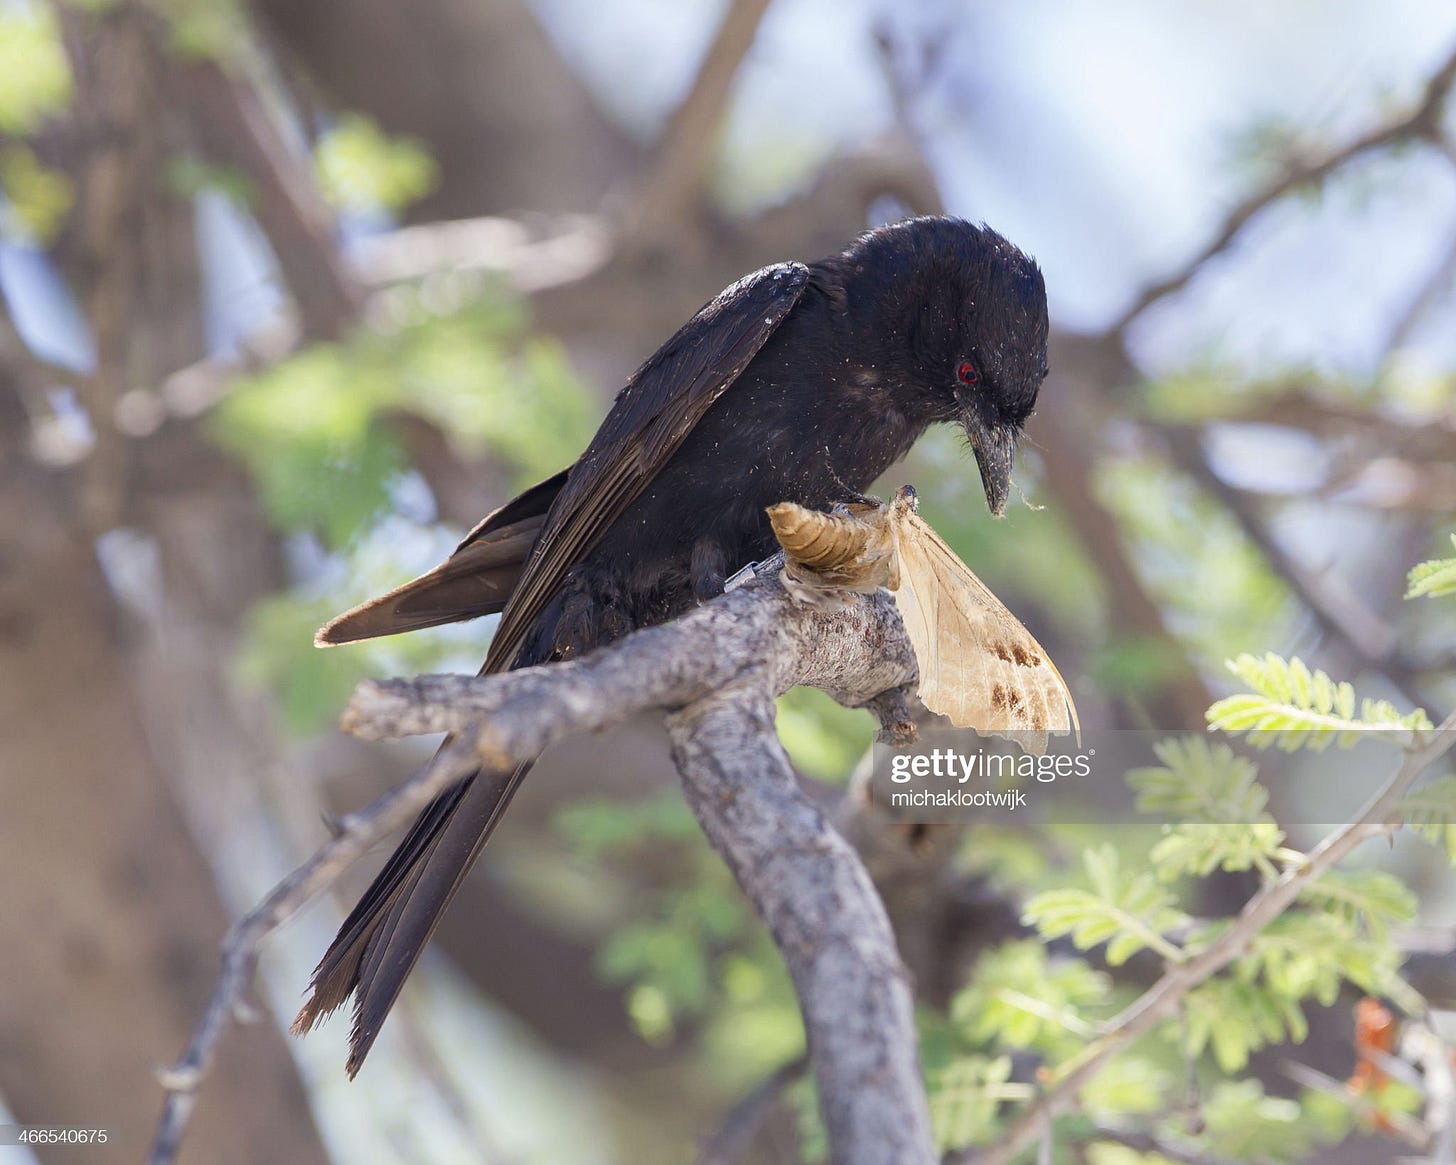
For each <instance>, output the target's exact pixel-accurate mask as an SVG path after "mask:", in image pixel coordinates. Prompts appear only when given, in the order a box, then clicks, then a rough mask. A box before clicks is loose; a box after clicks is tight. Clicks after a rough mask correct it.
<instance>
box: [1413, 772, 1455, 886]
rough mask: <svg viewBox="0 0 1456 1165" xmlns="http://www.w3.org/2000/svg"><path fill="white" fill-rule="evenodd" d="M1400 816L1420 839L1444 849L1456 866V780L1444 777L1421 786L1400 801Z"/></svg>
mask: <svg viewBox="0 0 1456 1165" xmlns="http://www.w3.org/2000/svg"><path fill="white" fill-rule="evenodd" d="M1399 812H1400V813H1401V814H1402V815H1403V816H1404V817H1405V819H1406V821H1407V822H1409V823H1410V826H1411V828H1412V829H1414V830H1415V831H1416V833H1417V834H1418V835H1419V836H1421V837H1423V838H1425V839H1426V840H1427V841H1428V842H1430V843H1431V844H1432V845H1439V846H1444V847H1445V850H1446V856H1447V857H1448V858H1449V859H1450V860H1451V862H1452V864H1456V777H1451V776H1448V777H1441V778H1440V779H1439V780H1435V781H1431V782H1429V783H1428V784H1425V785H1423V786H1421V787H1420V788H1419V789H1417V790H1416V791H1415V792H1413V793H1411V794H1409V795H1408V796H1407V797H1406V798H1405V799H1404V800H1402V801H1401V803H1400V809H1399Z"/></svg>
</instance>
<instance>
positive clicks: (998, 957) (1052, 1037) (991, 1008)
mask: <svg viewBox="0 0 1456 1165" xmlns="http://www.w3.org/2000/svg"><path fill="white" fill-rule="evenodd" d="M1110 988H1111V983H1110V980H1109V979H1108V978H1107V976H1106V975H1104V974H1102V973H1101V972H1100V971H1097V970H1095V969H1093V968H1092V967H1091V966H1089V965H1088V964H1087V963H1086V962H1084V961H1083V960H1081V959H1058V960H1056V961H1055V962H1053V961H1051V960H1050V958H1049V957H1048V955H1047V950H1046V948H1045V947H1044V946H1043V945H1042V944H1041V943H1039V942H1036V941H1034V940H1031V939H1027V940H1025V941H1022V942H1013V943H1006V944H1004V945H1003V946H1000V947H998V948H997V949H995V950H993V951H991V952H989V953H988V954H986V955H983V956H982V958H981V960H980V962H978V963H977V964H976V969H975V973H974V975H973V976H972V978H971V982H970V984H969V985H968V986H967V987H965V988H964V989H963V990H961V991H960V992H959V993H957V995H956V996H955V997H954V999H952V1000H951V1008H950V1014H951V1019H952V1021H953V1022H954V1023H955V1024H956V1025H957V1026H958V1027H959V1028H960V1029H961V1030H962V1032H963V1033H964V1035H965V1036H966V1037H967V1038H968V1039H970V1040H971V1041H972V1042H975V1043H984V1042H986V1041H989V1040H999V1041H1000V1042H1001V1043H1002V1044H1003V1045H1005V1046H1006V1047H1009V1048H1018V1049H1019V1048H1029V1049H1034V1050H1036V1051H1040V1052H1042V1053H1043V1054H1044V1055H1046V1056H1047V1058H1048V1059H1053V1060H1056V1059H1062V1058H1064V1057H1065V1056H1068V1055H1070V1054H1072V1053H1073V1052H1075V1051H1076V1050H1078V1049H1079V1048H1081V1047H1082V1046H1083V1045H1084V1044H1085V1043H1086V1042H1087V1040H1088V1039H1089V1038H1091V1036H1092V1035H1093V1034H1095V1033H1094V1028H1093V1024H1092V1021H1091V1018H1090V1016H1089V1015H1088V1014H1087V1012H1088V1010H1089V1009H1093V1008H1096V1007H1097V1006H1098V1005H1100V1004H1103V1003H1105V1002H1106V1000H1107V997H1108V993H1109V991H1110Z"/></svg>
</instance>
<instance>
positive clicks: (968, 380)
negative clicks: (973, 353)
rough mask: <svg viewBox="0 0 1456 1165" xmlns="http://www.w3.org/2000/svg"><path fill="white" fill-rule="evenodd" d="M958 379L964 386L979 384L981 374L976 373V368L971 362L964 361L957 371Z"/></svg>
mask: <svg viewBox="0 0 1456 1165" xmlns="http://www.w3.org/2000/svg"><path fill="white" fill-rule="evenodd" d="M956 378H957V379H958V380H959V381H960V382H961V383H962V384H978V383H979V382H980V379H981V374H980V373H979V372H977V371H976V366H975V365H974V364H972V363H971V362H970V361H969V360H962V361H961V366H960V367H959V368H957V369H956Z"/></svg>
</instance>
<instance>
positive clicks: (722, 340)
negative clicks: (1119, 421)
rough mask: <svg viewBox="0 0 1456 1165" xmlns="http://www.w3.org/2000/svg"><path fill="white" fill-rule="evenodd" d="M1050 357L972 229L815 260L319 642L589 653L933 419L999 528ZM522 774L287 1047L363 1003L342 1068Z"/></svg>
mask: <svg viewBox="0 0 1456 1165" xmlns="http://www.w3.org/2000/svg"><path fill="white" fill-rule="evenodd" d="M1046 343H1047V310H1046V291H1045V287H1044V285H1043V281H1042V277H1041V273H1040V272H1039V271H1038V270H1037V267H1036V265H1035V263H1033V262H1032V261H1031V259H1029V258H1028V257H1027V256H1026V255H1025V254H1023V253H1022V252H1021V251H1019V250H1018V249H1017V248H1016V247H1014V246H1012V245H1011V244H1010V243H1009V242H1007V241H1006V240H1005V239H1004V238H1002V237H1001V236H1000V235H998V234H996V233H995V232H994V231H992V230H990V229H988V228H986V227H977V226H974V225H972V224H970V223H967V222H963V221H961V220H958V219H952V218H922V219H912V220H910V221H908V222H904V223H899V224H896V225H894V226H889V227H883V228H880V229H878V230H873V231H870V232H868V233H866V234H865V235H862V236H861V237H860V238H859V239H858V240H857V241H856V242H855V243H854V244H853V245H852V246H851V247H849V249H848V250H846V251H844V252H843V253H842V254H840V255H837V256H834V257H832V258H829V259H825V260H822V261H820V262H817V263H810V264H807V265H806V264H801V263H783V264H779V265H777V266H773V267H766V268H764V269H763V270H761V271H758V272H755V273H754V274H752V275H749V276H746V277H745V278H743V279H741V280H739V281H738V282H737V283H735V284H734V285H733V286H732V287H729V288H728V289H727V290H725V291H724V292H723V293H722V294H721V295H719V296H718V297H717V298H716V299H714V300H713V301H712V302H711V303H709V304H708V305H707V306H705V307H704V308H703V309H702V310H701V311H699V312H698V313H697V314H696V315H695V316H693V318H692V319H691V320H689V321H688V323H687V324H685V325H684V326H683V328H682V329H681V330H680V331H679V332H678V333H677V334H676V335H675V336H673V337H672V338H671V339H670V340H668V341H667V343H665V344H664V345H663V346H662V347H661V348H660V349H658V351H657V352H656V353H654V354H653V355H652V356H651V357H650V358H649V359H648V360H647V362H646V363H645V364H643V365H642V367H641V368H639V369H638V370H637V372H636V373H634V374H633V376H632V378H631V380H629V381H628V383H627V386H626V387H625V388H624V389H623V390H622V392H621V393H620V394H619V395H618V396H617V399H616V402H615V403H614V405H613V407H612V410H611V412H610V413H609V414H608V416H607V418H606V420H605V421H603V422H602V426H601V428H600V429H599V430H598V431H597V434H596V436H595V437H594V438H593V439H592V442H591V444H590V445H589V446H588V447H587V450H586V452H585V453H583V454H582V456H581V457H580V458H579V459H578V460H577V461H576V463H575V464H574V465H572V466H571V467H570V468H569V469H568V470H565V471H563V472H562V473H560V474H557V475H556V476H555V477H553V478H550V479H548V480H547V481H545V482H542V483H541V484H540V485H538V486H535V487H534V488H532V489H531V490H528V491H527V492H526V493H524V494H522V495H521V496H520V497H519V498H517V499H515V500H514V501H512V502H510V503H508V504H507V505H505V506H503V507H502V508H501V509H500V510H497V511H496V512H495V513H494V514H492V515H490V516H489V517H488V518H486V519H485V520H484V521H483V522H481V524H480V525H479V526H477V527H476V528H475V529H474V530H473V531H471V533H470V535H469V536H468V537H467V538H466V539H465V540H464V541H463V542H462V543H461V544H460V546H459V547H458V548H457V549H456V551H455V553H454V554H453V555H452V556H451V557H450V559H449V560H447V561H446V562H445V563H442V564H441V565H440V566H439V567H437V568H436V569H435V570H433V571H431V572H430V573H429V574H426V575H424V576H422V577H421V578H419V579H416V580H415V581H414V582H412V583H408V584H406V585H405V586H403V587H401V588H399V589H398V590H396V591H393V592H391V593H390V594H388V595H385V596H383V597H382V598H380V599H376V600H374V601H373V602H370V603H366V604H364V605H363V606H362V607H359V608H356V609H355V610H353V611H350V612H348V613H346V614H344V615H341V616H340V617H339V618H338V619H336V620H334V621H333V622H332V623H330V624H329V625H328V626H326V627H325V628H324V629H323V630H322V631H320V633H319V642H320V643H321V644H335V643H345V642H350V641H352V640H356V639H367V638H370V637H372V636H375V635H387V634H393V633H394V632H397V631H406V630H413V629H415V628H417V627H426V626H433V625H436V624H439V623H446V622H452V621H456V620H460V619H470V618H475V617H477V616H479V615H485V614H490V613H493V612H497V611H499V612H501V621H500V624H499V626H498V628H497V630H496V633H495V636H494V638H493V639H492V641H491V645H490V649H489V653H488V655H487V657H486V661H485V665H484V667H483V668H482V671H483V672H492V671H503V670H507V669H510V668H515V667H525V666H529V665H532V664H538V663H545V662H549V661H552V660H556V659H561V658H563V657H566V656H570V655H575V654H579V653H581V652H584V651H588V650H590V649H591V648H593V647H596V646H599V645H601V644H604V643H608V642H610V641H612V640H614V639H617V638H619V637H620V636H622V635H624V634H626V633H627V632H629V631H631V630H633V629H634V628H637V627H643V626H648V625H651V624H655V623H660V622H663V621H664V620H667V619H671V618H672V617H674V616H675V615H678V614H680V613H681V612H682V611H684V610H686V609H687V608H688V607H690V606H691V605H692V604H693V603H694V602H700V601H703V600H706V599H708V598H711V597H712V596H713V595H716V594H718V593H719V592H720V591H721V590H722V586H723V580H724V578H725V576H726V575H727V574H729V573H731V572H732V571H733V570H735V569H736V568H737V567H739V566H741V565H743V564H744V563H745V562H748V561H751V560H754V559H758V558H763V557H765V556H767V555H768V554H769V553H770V552H771V551H772V549H773V547H774V542H773V535H772V532H771V530H770V527H769V523H768V519H767V517H766V515H765V512H764V511H765V509H766V507H768V506H770V505H773V504H774V503H776V502H781V501H794V502H798V503H800V504H801V505H805V506H810V507H816V508H828V507H830V506H831V505H832V504H833V503H835V502H837V501H841V500H845V499H846V498H847V497H849V496H852V495H854V494H857V493H859V492H860V491H863V490H864V489H867V488H868V487H869V485H870V484H871V483H872V482H873V481H874V480H875V479H876V478H877V477H879V476H880V475H881V474H882V473H884V472H885V471H886V470H887V469H888V468H889V467H890V466H891V465H892V464H894V463H895V462H896V461H898V460H899V459H900V458H901V457H903V456H904V455H905V453H907V452H908V451H909V449H910V447H911V445H913V444H914V442H915V440H916V439H917V438H918V437H919V436H920V434H921V433H923V432H924V431H925V429H926V428H928V427H929V426H930V425H931V424H934V423H936V422H941V421H945V422H953V423H956V424H959V425H960V426H962V427H963V429H964V430H965V433H966V436H967V439H968V440H969V442H970V444H971V447H972V449H973V450H974V451H975V455H976V459H977V462H978V464H979V466H980V470H981V477H982V482H983V485H984V487H985V492H986V500H987V504H988V505H989V506H990V508H991V509H992V510H993V511H994V512H996V513H1000V511H1001V509H1002V507H1003V506H1004V504H1005V501H1006V496H1007V493H1008V490H1009V483H1010V474H1011V459H1012V453H1013V451H1014V448H1015V443H1016V438H1017V436H1018V435H1019V433H1020V432H1021V429H1022V426H1023V425H1024V424H1025V422H1026V419H1027V417H1028V416H1030V414H1031V411H1032V408H1033V407H1034V406H1035V404H1036V397H1037V392H1038V390H1039V389H1040V387H1041V382H1042V379H1043V377H1044V376H1045V375H1046ZM527 768H528V766H526V767H522V768H518V769H516V770H514V771H511V772H487V771H482V772H479V773H477V774H476V775H475V776H474V777H472V778H470V779H469V780H467V781H465V782H463V783H462V784H460V785H457V786H456V787H455V788H453V789H451V790H450V791H449V792H447V793H445V794H444V795H442V796H441V797H440V798H439V799H438V800H436V801H435V802H434V803H433V804H432V805H431V806H430V807H429V808H428V809H426V810H425V812H424V813H423V814H422V815H421V816H420V818H419V820H418V821H417V822H416V823H415V825H414V827H413V828H412V829H411V831H410V833H409V834H408V835H407V836H406V837H405V839H404V841H403V842H402V843H401V844H400V846H399V848H398V849H397V850H396V851H395V853H394V855H393V856H392V857H391V858H390V860H389V862H388V863H387V864H386V865H385V867H384V869H383V870H382V871H381V872H380V874H379V875H378V876H377V877H376V879H375V881H374V883H373V884H372V885H371V886H370V887H369V889H368V890H367V891H366V892H365V894H364V896H363V898H362V899H361V900H360V902H359V904H358V905H357V906H356V907H355V909H354V911H353V913H352V914H351V915H350V916H349V918H348V919H347V920H346V921H345V923H344V925H343V927H342V928H341V930H340V932H339V935H338V937H337V938H336V939H335V940H334V943H333V945H332V946H331V947H330V948H329V950H328V952H327V953H326V954H325V956H324V958H323V961H322V962H321V963H320V964H319V967H318V970H317V971H316V972H315V973H314V979H313V996H312V997H311V998H310V1000H309V1001H308V1003H307V1004H306V1005H305V1006H304V1008H303V1010H302V1011H301V1012H300V1013H299V1016H298V1019H297V1020H296V1021H295V1030H299V1031H302V1030H307V1029H308V1028H310V1027H312V1026H313V1024H314V1023H316V1022H317V1021H318V1019H319V1018H320V1017H321V1016H323V1015H325V1014H327V1013H328V1012H330V1011H332V1010H333V1009H334V1008H336V1007H338V1006H339V1005H340V1004H342V1003H343V1002H344V1001H345V1000H346V999H347V998H348V996H349V995H350V994H351V993H353V992H355V991H357V993H358V999H357V1004H356V1012H355V1026H354V1031H353V1038H352V1054H351V1056H350V1059H349V1071H350V1073H351V1074H352V1073H353V1072H355V1071H357V1070H358V1067H359V1064H360V1063H361V1062H362V1060H363V1057H364V1055H365V1054H366V1053H367V1052H368V1050H369V1047H370V1046H371V1045H372V1043H373V1041H374V1037H375V1035H376V1034H377V1033H378V1030H379V1025H380V1024H381V1023H382V1022H383V1020H384V1017H385V1015H386V1014H387V1013H388V1010H389V1008H390V1006H391V1005H392V1004H393V1002H394V999H395V997H396V995H397V994H398V992H399V988H400V986H401V985H402V984H403V982H404V979H405V976H406V975H407V974H408V973H409V970H410V968H411V967H413V965H414V963H415V960H416V959H417V958H418V956H419V952H420V950H421V949H422V948H423V946H424V944H425V942H426V941H428V939H429V936H430V934H431V933H432V932H433V930H434V927H435V924H436V922H437V921H438V919H439V917H440V914H441V913H442V912H443V910H444V909H445V907H446V905H448V903H449V900H450V899H451V897H453V895H454V893H455V890H456V889H457V888H458V887H459V885H460V882H461V880H462V879H463V877H464V876H465V874H466V872H467V871H468V870H469V868H470V866H471V864H472V863H473V862H474V860H475V857H476V856H477V855H478V854H479V852H480V849H481V847H482V846H483V845H484V844H485V841H486V838H487V837H488V836H489V834H490V831H491V830H492V829H493V828H494V827H495V824H496V823H497V822H498V821H499V819H500V816H501V814H502V813H503V812H504V810H505V807H506V806H507V804H508V803H509V801H510V798H511V795H512V793H513V792H514V791H515V788H516V786H517V785H518V784H519V782H520V780H521V778H522V777H523V776H524V775H525V773H526V771H527Z"/></svg>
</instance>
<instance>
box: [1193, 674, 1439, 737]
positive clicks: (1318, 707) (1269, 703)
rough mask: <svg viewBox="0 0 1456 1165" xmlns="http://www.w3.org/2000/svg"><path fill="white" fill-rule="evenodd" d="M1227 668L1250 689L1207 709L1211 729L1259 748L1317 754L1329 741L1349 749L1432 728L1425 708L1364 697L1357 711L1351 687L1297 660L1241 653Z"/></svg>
mask: <svg viewBox="0 0 1456 1165" xmlns="http://www.w3.org/2000/svg"><path fill="white" fill-rule="evenodd" d="M1228 668H1229V670H1230V671H1231V672H1233V673H1234V674H1235V675H1236V676H1238V677H1239V679H1241V680H1243V681H1244V683H1246V684H1247V685H1248V686H1249V687H1250V688H1252V689H1253V691H1252V692H1251V693H1249V694H1245V695H1239V696H1228V697H1226V698H1224V699H1222V700H1219V701H1218V702H1217V703H1215V704H1214V705H1213V707H1211V708H1209V710H1208V724H1209V728H1210V729H1212V730H1214V731H1221V732H1230V733H1235V734H1237V733H1244V734H1247V738H1248V741H1249V743H1250V744H1252V745H1254V746H1255V747H1257V748H1267V747H1269V745H1271V744H1274V745H1277V746H1278V747H1279V748H1280V749H1281V750H1283V751H1285V752H1296V751H1298V750H1299V749H1301V748H1308V749H1312V750H1313V751H1315V752H1321V751H1323V750H1324V749H1326V748H1328V747H1329V746H1330V745H1331V744H1335V745H1337V746H1338V747H1340V748H1349V747H1351V746H1352V745H1354V744H1355V743H1356V742H1357V741H1359V740H1360V739H1361V737H1362V735H1363V734H1367V733H1371V732H1400V733H1404V734H1409V733H1412V732H1414V731H1418V730H1429V729H1430V728H1431V722H1430V719H1429V718H1428V717H1427V716H1426V714H1425V712H1424V711H1421V710H1420V709H1417V710H1416V711H1414V712H1408V713H1402V712H1400V711H1398V710H1397V709H1396V707H1395V705H1393V704H1391V703H1390V702H1389V701H1387V700H1372V699H1366V700H1365V701H1363V702H1362V703H1361V705H1360V708H1359V711H1358V713H1357V711H1356V706H1355V689H1354V688H1352V687H1351V686H1350V685H1349V684H1346V683H1338V684H1337V683H1335V681H1333V680H1332V679H1330V677H1329V676H1328V675H1326V674H1325V673H1324V672H1323V671H1314V672H1311V671H1310V670H1309V668H1308V667H1306V666H1305V664H1304V663H1303V662H1302V661H1301V660H1299V659H1292V660H1288V661H1286V660H1284V659H1281V658H1280V657H1279V656H1277V655H1274V654H1272V653H1271V654H1268V655H1266V656H1264V658H1263V659H1259V658H1258V657H1257V656H1253V655H1241V656H1239V657H1238V658H1237V659H1235V660H1232V661H1230V662H1229V664H1228Z"/></svg>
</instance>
